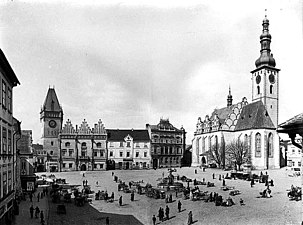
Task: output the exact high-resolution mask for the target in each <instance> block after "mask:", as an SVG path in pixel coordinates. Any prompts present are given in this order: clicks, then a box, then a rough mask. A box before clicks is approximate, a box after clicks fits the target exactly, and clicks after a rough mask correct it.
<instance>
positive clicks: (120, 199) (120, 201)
mask: <svg viewBox="0 0 303 225" xmlns="http://www.w3.org/2000/svg"><path fill="white" fill-rule="evenodd" d="M119 205H120V206H122V196H120V198H119Z"/></svg>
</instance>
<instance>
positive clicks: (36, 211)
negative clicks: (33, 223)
mask: <svg viewBox="0 0 303 225" xmlns="http://www.w3.org/2000/svg"><path fill="white" fill-rule="evenodd" d="M39 214H40V209H39V207H38V206H36V208H35V218H38V216H39Z"/></svg>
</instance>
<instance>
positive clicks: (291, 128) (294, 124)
mask: <svg viewBox="0 0 303 225" xmlns="http://www.w3.org/2000/svg"><path fill="white" fill-rule="evenodd" d="M302 131H303V113H300V114H298V115H296V116H294V117H292V118H290V119H289V120H287V121H285V122H284V123H281V124H280V125H279V126H278V132H280V133H301V132H302Z"/></svg>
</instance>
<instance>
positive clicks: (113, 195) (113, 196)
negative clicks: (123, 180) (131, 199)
mask: <svg viewBox="0 0 303 225" xmlns="http://www.w3.org/2000/svg"><path fill="white" fill-rule="evenodd" d="M110 198H111V199H112V200H113V201H114V198H115V194H114V192H112V195H111V196H110Z"/></svg>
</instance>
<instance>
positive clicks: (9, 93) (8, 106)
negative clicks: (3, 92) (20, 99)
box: [7, 88, 12, 112]
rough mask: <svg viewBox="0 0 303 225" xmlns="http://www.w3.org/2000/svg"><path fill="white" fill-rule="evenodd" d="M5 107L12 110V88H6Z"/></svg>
mask: <svg viewBox="0 0 303 225" xmlns="http://www.w3.org/2000/svg"><path fill="white" fill-rule="evenodd" d="M7 108H8V111H9V112H12V90H11V89H10V88H8V89H7Z"/></svg>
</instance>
